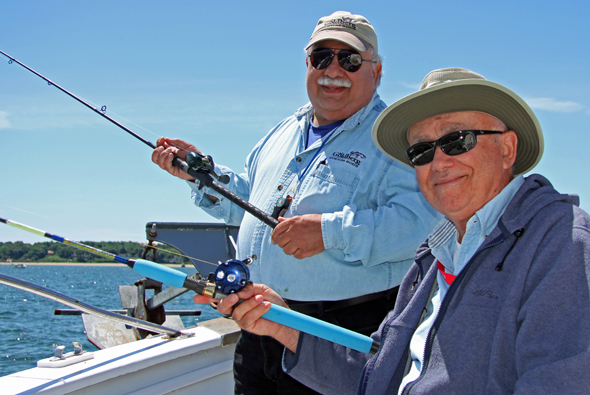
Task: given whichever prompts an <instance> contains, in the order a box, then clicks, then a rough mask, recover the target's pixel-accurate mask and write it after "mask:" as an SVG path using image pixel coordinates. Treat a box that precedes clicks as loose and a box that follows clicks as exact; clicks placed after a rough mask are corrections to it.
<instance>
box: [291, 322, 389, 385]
mask: <svg viewBox="0 0 590 395" xmlns="http://www.w3.org/2000/svg"><path fill="white" fill-rule="evenodd" d="M379 332H380V331H378V332H376V333H374V334H373V336H371V337H373V339H375V340H377V341H378V333H379ZM371 357H372V355H371V354H365V353H361V352H358V351H354V350H351V349H349V348H346V347H344V346H340V345H338V344H334V343H332V342H329V341H327V340H323V339H319V338H317V337H315V336H311V335H307V334H305V333H301V335H300V336H299V343H298V348H297V352H296V353H295V354H294V353H292V352H291V351H289V350H288V349H285V352H284V354H283V370H284V371H285V372H287V373H289V375H291V377H293V378H294V379H296V380H297V381H300V382H301V383H303V384H305V385H306V386H308V387H310V388H312V389H314V390H315V391H317V392H319V393H321V394H326V395H328V394H334V395H336V394H341V395H345V394H356V392H357V387H358V384H359V380H360V378H361V373H362V371H363V368H364V366H365V364H366V362H367V361H368V360H369V359H371Z"/></svg>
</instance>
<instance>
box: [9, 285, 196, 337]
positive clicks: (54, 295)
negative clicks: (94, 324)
mask: <svg viewBox="0 0 590 395" xmlns="http://www.w3.org/2000/svg"><path fill="white" fill-rule="evenodd" d="M0 284H4V285H8V286H9V287H13V288H17V289H21V290H23V291H27V292H30V293H33V294H35V295H39V296H42V297H44V298H47V299H51V300H54V301H56V302H59V303H62V304H65V305H66V306H70V307H73V308H74V309H76V310H80V311H82V312H84V313H87V314H92V315H95V316H98V317H102V318H106V319H109V320H114V321H118V322H122V323H124V324H125V325H129V326H133V327H136V328H140V329H145V330H147V331H151V332H156V333H161V334H166V335H168V336H170V337H171V338H174V337H178V336H180V335H183V334H184V335H190V336H193V335H192V334H186V333H182V332H180V331H177V330H176V329H172V328H168V327H166V326H162V325H158V324H154V323H151V322H148V321H143V320H139V319H137V318H133V317H128V316H125V315H121V314H118V313H114V312H112V311H108V310H104V309H101V308H98V307H96V306H92V305H89V304H88V303H84V302H81V301H80V300H78V299H74V298H71V297H69V296H67V295H64V294H62V293H59V292H57V291H54V290H52V289H49V288H46V287H42V286H40V285H37V284H35V283H31V282H29V281H25V280H21V279H19V278H16V277H12V276H8V275H5V274H0Z"/></svg>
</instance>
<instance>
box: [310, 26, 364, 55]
mask: <svg viewBox="0 0 590 395" xmlns="http://www.w3.org/2000/svg"><path fill="white" fill-rule="evenodd" d="M324 40H336V41H340V42H342V43H344V44H347V45H350V46H351V47H352V48H354V49H356V50H357V51H359V52H366V51H368V50H369V48H370V47H371V44H369V43H367V42H366V41H365V40H362V39H360V38H358V37H356V36H355V35H353V34H350V33H348V32H345V31H340V30H332V29H330V30H324V31H323V32H319V33H318V34H316V35H315V36H313V37H312V38H311V39H310V40H309V43H307V46H306V47H305V49H306V50H307V49H309V47H311V46H312V45H313V44H315V43H318V42H320V41H324Z"/></svg>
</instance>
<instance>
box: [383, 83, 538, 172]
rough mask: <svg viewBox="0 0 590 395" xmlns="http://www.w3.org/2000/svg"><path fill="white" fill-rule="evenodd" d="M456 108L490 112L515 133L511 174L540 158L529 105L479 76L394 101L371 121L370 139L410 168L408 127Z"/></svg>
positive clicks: (535, 123)
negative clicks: (372, 122) (371, 137)
mask: <svg viewBox="0 0 590 395" xmlns="http://www.w3.org/2000/svg"><path fill="white" fill-rule="evenodd" d="M457 111H479V112H484V113H487V114H490V115H492V116H494V117H496V118H498V119H500V120H501V121H502V122H504V123H505V124H506V126H507V127H508V130H513V131H514V132H515V133H516V135H517V137H518V146H517V154H516V161H515V163H514V173H515V174H524V173H527V172H528V171H530V170H532V169H533V168H534V167H535V166H536V165H537V164H538V163H539V161H540V160H541V156H542V155H543V149H544V142H543V133H542V131H541V125H540V124H539V121H538V120H537V117H536V116H535V114H534V113H533V111H532V110H531V108H530V107H529V106H528V105H527V104H526V103H525V102H524V100H522V99H521V98H520V97H519V96H518V95H516V94H515V93H514V92H512V91H511V90H509V89H507V88H505V87H504V86H502V85H499V84H496V83H494V82H491V81H487V80H479V79H465V80H458V81H452V82H446V83H442V84H440V85H438V86H434V87H431V88H426V89H424V90H421V91H418V92H415V93H412V94H411V95H408V96H406V97H404V98H402V99H400V100H398V101H396V102H395V103H393V104H392V105H391V106H389V107H387V108H386V109H385V110H384V111H383V112H382V113H381V114H380V115H379V117H378V118H377V120H376V121H375V124H374V126H373V132H372V133H373V141H374V142H375V144H376V145H377V147H378V148H379V149H380V150H381V151H383V152H384V153H385V154H386V155H388V156H390V157H392V158H393V159H396V160H397V161H399V162H402V163H404V164H406V165H408V166H410V167H412V165H411V163H410V161H409V160H408V158H407V156H406V150H407V149H408V148H409V146H410V144H409V143H408V135H407V133H408V130H409V129H410V126H412V125H413V124H415V123H416V122H420V121H422V120H424V119H426V118H430V117H432V116H435V115H440V114H445V113H449V112H457Z"/></svg>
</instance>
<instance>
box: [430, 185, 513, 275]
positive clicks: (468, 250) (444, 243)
mask: <svg viewBox="0 0 590 395" xmlns="http://www.w3.org/2000/svg"><path fill="white" fill-rule="evenodd" d="M523 183H524V177H523V176H522V175H519V176H517V177H515V178H514V179H513V180H512V181H511V182H510V183H509V184H508V185H507V186H506V187H504V189H502V191H500V193H499V194H497V195H496V196H494V198H493V199H492V200H490V201H489V202H488V203H486V205H485V206H483V207H482V208H481V209H480V210H478V211H477V212H476V213H475V214H474V215H473V216H472V217H471V218H470V219H469V221H468V222H467V227H466V230H465V235H464V236H463V240H462V242H461V249H460V252H459V253H460V254H461V256H460V257H458V259H457V257H454V256H453V254H454V253H455V251H456V249H455V248H454V247H455V240H456V239H457V228H456V227H455V224H453V222H451V220H449V219H448V218H446V217H445V218H443V219H442V220H441V221H440V222H439V223H438V224H437V226H436V227H435V229H434V231H433V232H432V235H430V236H429V238H428V246H429V247H430V249H431V250H432V253H433V255H434V256H435V257H436V258H437V259H438V260H439V261H440V262H441V263H442V264H443V265H445V267H447V268H448V269H450V272H451V273H454V274H458V272H459V271H460V269H461V268H462V267H463V266H464V265H465V264H466V263H467V262H468V261H469V259H471V257H472V256H473V255H474V254H475V252H476V251H477V249H478V248H479V246H481V245H482V244H483V242H484V241H485V239H486V237H487V236H488V235H489V234H490V233H491V232H492V230H494V228H495V227H496V225H497V224H498V221H499V220H500V217H502V214H504V211H505V210H506V207H507V206H508V204H509V203H510V201H511V200H512V198H513V197H514V195H515V194H516V192H517V191H518V189H519V188H520V187H521V186H522V184H523ZM453 261H455V262H457V266H458V267H455V268H453Z"/></svg>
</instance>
